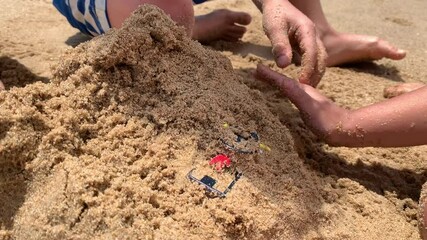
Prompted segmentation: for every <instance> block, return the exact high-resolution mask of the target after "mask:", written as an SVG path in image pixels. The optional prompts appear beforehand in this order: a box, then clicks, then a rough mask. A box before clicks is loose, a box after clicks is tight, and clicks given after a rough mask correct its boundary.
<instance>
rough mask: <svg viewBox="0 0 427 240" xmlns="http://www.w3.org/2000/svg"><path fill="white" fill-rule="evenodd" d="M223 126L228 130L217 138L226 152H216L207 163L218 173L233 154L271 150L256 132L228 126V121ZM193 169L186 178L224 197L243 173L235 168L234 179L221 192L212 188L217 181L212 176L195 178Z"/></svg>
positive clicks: (226, 166) (229, 162) (228, 162)
mask: <svg viewBox="0 0 427 240" xmlns="http://www.w3.org/2000/svg"><path fill="white" fill-rule="evenodd" d="M223 128H224V129H228V130H230V131H227V132H226V134H224V135H225V136H224V137H222V138H220V139H219V140H220V141H221V143H222V144H223V145H224V146H225V151H226V154H225V153H220V154H217V155H216V156H214V157H213V158H211V160H210V161H209V165H211V166H215V169H216V170H217V171H218V172H219V173H221V172H223V170H224V168H229V167H230V166H231V163H232V161H231V160H232V157H233V156H234V155H235V154H255V153H263V151H271V148H270V147H269V146H267V145H265V144H263V143H260V142H259V141H260V138H259V136H258V133H256V132H244V131H242V130H239V128H237V127H232V126H230V125H229V124H228V123H224V125H223ZM194 170H195V169H194V168H193V169H192V170H191V171H190V172H189V173H188V174H187V177H188V179H190V180H191V181H194V182H197V183H199V184H200V185H203V186H204V187H205V189H206V190H207V191H208V192H210V193H213V194H214V195H216V196H218V197H225V196H226V194H227V193H228V192H229V191H230V190H231V189H232V187H233V186H234V184H236V182H237V181H238V180H239V179H240V177H241V176H242V175H243V173H242V172H239V171H237V170H235V171H234V180H233V181H232V182H231V183H230V184H229V185H228V187H227V188H226V189H225V190H224V191H223V192H221V191H220V190H218V189H216V188H214V185H215V184H216V183H217V181H216V180H215V179H214V178H212V177H210V176H208V175H205V176H203V177H202V178H201V179H197V178H196V177H194V176H193V175H192V173H193V171H194Z"/></svg>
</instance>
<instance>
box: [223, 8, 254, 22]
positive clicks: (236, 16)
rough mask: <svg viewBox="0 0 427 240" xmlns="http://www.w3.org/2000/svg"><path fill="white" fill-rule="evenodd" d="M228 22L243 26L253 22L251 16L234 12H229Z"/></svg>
mask: <svg viewBox="0 0 427 240" xmlns="http://www.w3.org/2000/svg"><path fill="white" fill-rule="evenodd" d="M227 17H228V21H229V22H232V23H237V24H241V25H248V24H249V23H251V21H252V17H251V15H249V14H248V13H245V12H233V11H229V13H228V16H227Z"/></svg>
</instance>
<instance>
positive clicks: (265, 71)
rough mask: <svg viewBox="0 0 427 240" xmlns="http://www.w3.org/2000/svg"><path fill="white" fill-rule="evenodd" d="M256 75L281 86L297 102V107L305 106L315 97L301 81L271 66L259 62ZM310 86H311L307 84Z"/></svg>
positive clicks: (290, 98) (260, 78) (288, 96)
mask: <svg viewBox="0 0 427 240" xmlns="http://www.w3.org/2000/svg"><path fill="white" fill-rule="evenodd" d="M255 77H256V78H257V79H259V80H262V81H265V82H268V83H270V84H273V85H275V86H277V87H279V88H280V90H281V92H282V93H283V94H284V95H285V96H286V97H287V98H289V100H290V101H291V102H292V103H293V104H295V106H296V107H297V108H301V107H304V105H306V104H307V103H308V102H311V101H313V98H312V97H311V96H310V95H309V94H307V93H306V87H305V86H303V85H302V84H300V83H299V82H297V81H295V80H293V79H291V78H288V77H286V76H284V75H282V74H280V73H278V72H275V71H273V70H271V69H270V68H268V67H266V66H264V65H262V64H258V66H257V70H256V72H255ZM307 87H309V86H307Z"/></svg>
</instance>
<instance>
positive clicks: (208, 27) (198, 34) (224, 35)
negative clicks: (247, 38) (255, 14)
mask: <svg viewBox="0 0 427 240" xmlns="http://www.w3.org/2000/svg"><path fill="white" fill-rule="evenodd" d="M251 20H252V18H251V16H250V15H249V14H247V13H244V12H233V11H230V10H227V9H220V10H216V11H213V12H211V13H209V14H206V15H201V16H196V19H195V25H194V29H193V39H194V40H197V41H199V42H202V43H207V42H212V41H215V40H225V41H230V42H233V41H237V40H239V39H240V38H241V37H242V36H243V34H244V33H245V32H246V28H245V27H244V26H241V25H248V24H249V23H250V22H251Z"/></svg>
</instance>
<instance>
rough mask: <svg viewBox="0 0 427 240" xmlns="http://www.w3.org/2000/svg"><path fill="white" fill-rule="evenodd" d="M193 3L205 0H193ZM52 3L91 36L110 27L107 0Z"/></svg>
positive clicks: (65, 0) (56, 0)
mask: <svg viewBox="0 0 427 240" xmlns="http://www.w3.org/2000/svg"><path fill="white" fill-rule="evenodd" d="M193 2H194V3H195V4H200V3H203V2H206V0H193ZM53 5H54V6H55V7H56V9H58V11H59V12H60V13H61V14H62V15H64V16H65V17H66V18H67V20H68V22H69V23H70V24H71V26H73V27H75V28H77V29H79V30H80V31H81V32H82V33H85V34H87V35H91V36H97V35H101V34H104V33H105V32H106V31H108V30H109V29H110V28H111V24H110V20H109V19H108V14H107V0H53Z"/></svg>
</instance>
